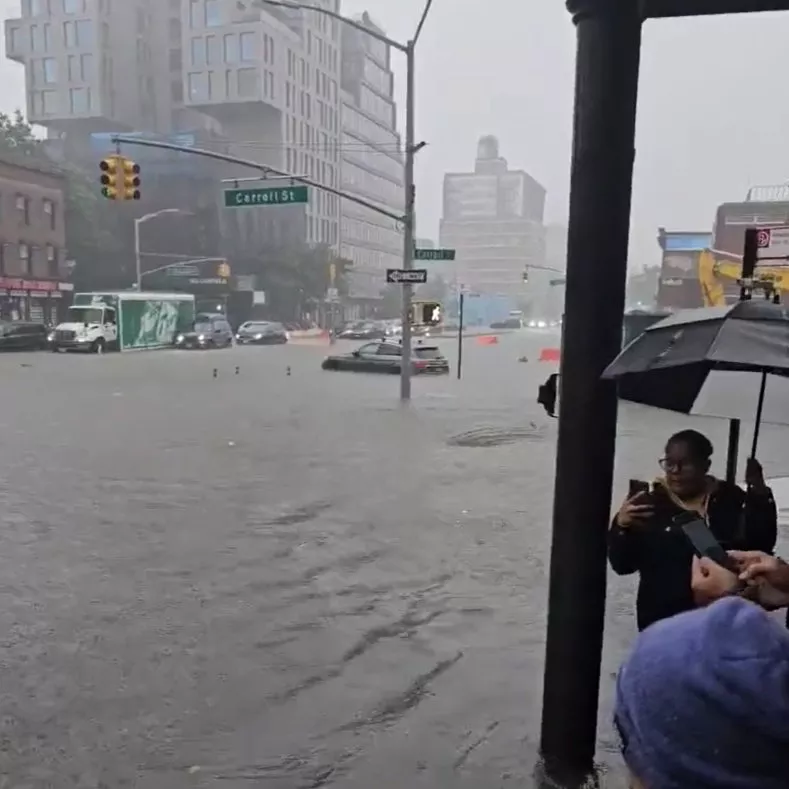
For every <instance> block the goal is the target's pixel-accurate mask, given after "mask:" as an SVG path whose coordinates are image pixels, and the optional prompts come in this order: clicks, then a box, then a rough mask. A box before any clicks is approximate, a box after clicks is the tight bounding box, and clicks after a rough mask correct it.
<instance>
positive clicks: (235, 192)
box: [225, 186, 310, 208]
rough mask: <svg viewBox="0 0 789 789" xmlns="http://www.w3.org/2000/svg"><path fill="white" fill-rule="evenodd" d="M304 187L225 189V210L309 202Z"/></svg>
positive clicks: (307, 193) (306, 190)
mask: <svg viewBox="0 0 789 789" xmlns="http://www.w3.org/2000/svg"><path fill="white" fill-rule="evenodd" d="M309 197H310V195H309V189H308V188H307V187H306V186H276V187H269V188H266V189H225V208H247V207H250V206H261V205H294V204H299V203H308V202H309Z"/></svg>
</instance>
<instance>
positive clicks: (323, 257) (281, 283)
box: [250, 244, 351, 320]
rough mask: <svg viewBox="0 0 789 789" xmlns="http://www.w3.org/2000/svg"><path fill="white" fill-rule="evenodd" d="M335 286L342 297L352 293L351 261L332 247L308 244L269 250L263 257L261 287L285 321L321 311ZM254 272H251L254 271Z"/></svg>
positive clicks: (260, 265) (267, 299)
mask: <svg viewBox="0 0 789 789" xmlns="http://www.w3.org/2000/svg"><path fill="white" fill-rule="evenodd" d="M332 265H333V266H334V272H335V276H334V285H333V287H335V288H337V291H338V294H339V296H340V298H341V299H342V298H343V297H345V296H347V295H348V271H349V269H350V267H351V263H350V261H348V260H345V259H343V258H338V257H336V256H335V255H334V253H333V252H332V250H331V248H330V247H328V246H323V245H318V246H315V247H310V246H308V245H306V244H303V245H299V246H297V247H293V246H289V247H282V248H274V249H268V250H266V251H265V252H264V253H263V255H262V259H260V260H259V263H258V266H257V267H256V268H257V271H256V272H255V273H256V274H257V276H258V286H259V287H260V288H262V289H263V290H265V291H266V301H267V303H268V304H269V305H271V309H272V312H273V313H274V314H276V316H277V317H279V318H280V319H281V320H293V319H296V318H298V317H300V316H301V314H303V313H305V312H312V313H315V312H317V309H318V305H320V304H324V303H325V300H326V296H327V291H328V290H329V288H330V287H332V281H331V269H332ZM250 273H251V272H250Z"/></svg>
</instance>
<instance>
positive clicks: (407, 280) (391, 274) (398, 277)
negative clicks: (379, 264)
mask: <svg viewBox="0 0 789 789" xmlns="http://www.w3.org/2000/svg"><path fill="white" fill-rule="evenodd" d="M386 281H387V282H394V283H395V284H398V285H406V284H407V285H422V284H424V283H425V282H427V269H426V268H414V269H411V270H410V271H406V269H404V268H388V269H386Z"/></svg>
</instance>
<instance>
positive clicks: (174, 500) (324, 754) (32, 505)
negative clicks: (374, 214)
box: [0, 332, 789, 789]
mask: <svg viewBox="0 0 789 789" xmlns="http://www.w3.org/2000/svg"><path fill="white" fill-rule="evenodd" d="M445 344H446V346H447V350H449V351H451V350H452V349H453V343H451V342H446V343H445ZM543 344H547V345H552V344H555V338H552V337H550V336H549V335H545V336H540V335H538V334H536V333H528V332H523V333H519V334H517V335H510V336H507V337H503V338H502V341H501V342H500V344H499V345H497V346H487V347H486V346H478V345H476V344H475V343H474V342H469V343H468V345H467V347H466V351H465V359H464V367H465V374H464V379H463V380H462V381H461V382H458V381H456V380H455V379H454V375H453V376H452V377H450V378H448V379H446V378H445V379H417V380H416V381H415V382H414V403H413V405H412V406H411V407H410V408H408V409H402V408H400V407H399V404H398V402H397V396H398V381H397V379H396V378H395V377H389V376H380V377H371V376H359V375H351V374H342V373H323V372H321V371H320V369H319V363H320V359H321V358H322V356H323V354H324V352H325V350H324V349H321V348H315V347H283V348H241V349H234V350H231V351H217V352H209V353H177V352H169V351H167V352H158V353H148V354H129V355H107V356H105V357H103V358H101V357H76V356H68V357H67V356H54V355H50V354H10V355H4V356H0V381H1V382H2V383H1V385H0V405H1V406H2V407H0V435H2V437H3V441H2V449H3V451H2V455H0V505H1V508H0V520H1V521H2V531H0V661H2V662H1V663H0V665H1V666H2V678H3V683H2V702H1V703H2V710H1V711H0V774H2V776H3V779H4V781H0V786H6V785H7V786H13V787H15V789H28V788H29V789H44V788H45V787H57V788H58V789H72V787H73V789H82V788H83V787H84V788H85V789H89V788H98V787H106V788H107V789H121V787H134V788H135V789H187V788H188V789H193V788H194V789H202V788H203V787H222V788H223V789H241V788H242V787H243V789H249V787H253V786H254V787H257V786H260V787H266V789H316V788H317V787H332V788H333V789H369V787H370V786H376V787H377V789H402V787H404V786H408V787H409V788H410V789H416V788H418V787H430V788H431V789H450V787H451V788H452V789H459V788H462V787H475V789H479V787H486V789H495V788H496V787H502V788H504V787H516V786H518V787H524V786H525V787H528V786H531V785H532V779H531V775H532V770H533V766H534V762H535V747H536V743H537V741H538V737H539V717H540V715H539V713H540V691H541V681H542V660H543V643H544V634H545V620H546V596H547V593H546V574H547V563H548V554H549V547H550V510H551V496H552V492H551V486H552V476H553V473H552V472H553V452H554V442H555V429H556V424H555V421H554V420H551V419H548V418H547V417H546V416H545V415H544V414H542V413H540V409H539V407H538V406H537V405H536V403H535V397H536V387H537V384H538V383H539V382H541V381H542V380H543V379H544V377H545V376H546V375H547V373H548V372H549V371H550V370H549V368H548V367H546V366H545V365H542V364H539V363H537V362H531V363H521V362H518V358H519V357H521V356H523V355H524V354H527V355H528V356H529V357H531V358H536V356H537V350H538V349H539V347H540V346H541V345H543ZM215 368H216V371H217V376H216V378H214V376H213V370H214V369H215ZM236 368H238V372H236ZM288 368H290V374H288ZM620 414H621V416H620V440H619V453H618V467H617V485H618V493H620V494H621V493H623V492H624V489H625V486H626V481H627V479H628V478H629V477H632V476H651V475H652V474H653V473H654V471H655V459H656V458H657V457H658V456H659V455H660V450H661V447H662V442H663V440H664V439H665V437H666V436H667V435H668V434H669V433H670V432H672V431H673V430H676V429H679V428H681V427H683V426H687V425H688V424H691V420H687V419H682V418H679V417H676V416H673V415H668V414H662V413H660V412H655V411H647V410H645V409H639V408H635V407H629V408H623V409H622V411H621V412H620ZM692 424H694V425H696V426H700V427H701V428H702V429H704V430H705V431H706V432H708V434H709V435H710V436H711V438H713V440H714V442H715V444H716V446H717V447H718V448H719V453H718V454H719V455H720V458H719V466H722V463H723V454H724V447H725V431H726V426H725V424H724V423H721V422H717V421H713V420H694V421H693V422H692ZM782 444H783V447H784V449H783V455H782V446H781V445H782ZM785 447H786V433H785V432H784V431H783V430H775V429H772V430H768V431H767V432H766V433H765V435H764V440H763V449H762V452H761V456H762V459H763V461H764V462H765V465H766V468H767V471H768V473H770V474H774V475H779V474H789V452H787V451H786V449H785ZM718 470H720V469H718ZM633 586H634V583H633V579H616V578H612V581H611V586H610V596H609V615H608V624H607V627H608V630H607V639H606V655H605V672H604V688H603V703H602V709H601V734H600V756H601V760H602V761H603V763H605V764H608V765H609V766H610V767H612V768H613V769H612V770H611V772H610V773H609V774H608V776H607V781H608V783H607V784H606V785H609V786H612V787H614V786H616V787H618V786H620V784H619V782H618V779H617V778H616V773H617V772H618V765H619V760H618V757H617V756H616V747H615V743H614V738H613V736H612V735H611V731H610V727H609V725H608V718H609V715H610V703H609V700H610V695H611V679H612V673H613V672H614V671H615V670H616V666H617V663H618V661H619V659H620V658H621V656H622V654H623V653H624V650H625V649H626V647H627V645H628V643H629V642H630V640H631V638H632V636H633V632H634V626H633V620H632V616H631V611H632V605H633V597H632V590H633Z"/></svg>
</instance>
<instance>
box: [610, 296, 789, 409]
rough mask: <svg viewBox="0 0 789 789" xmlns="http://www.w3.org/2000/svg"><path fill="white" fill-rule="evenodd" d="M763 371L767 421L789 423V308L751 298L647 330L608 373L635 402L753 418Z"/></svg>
mask: <svg viewBox="0 0 789 789" xmlns="http://www.w3.org/2000/svg"><path fill="white" fill-rule="evenodd" d="M762 374H767V375H768V383H767V387H766V390H765V401H764V402H765V405H764V412H763V414H762V420H763V421H765V422H771V423H778V424H789V309H787V307H785V306H784V305H781V304H772V303H770V302H768V301H762V300H751V301H742V302H737V303H736V304H732V305H729V306H726V307H707V308H702V309H695V310H683V311H681V312H678V313H676V314H674V315H672V316H670V317H668V318H665V319H664V320H662V321H660V322H658V323H655V324H653V325H652V326H650V327H648V328H647V329H646V331H644V333H643V334H641V335H640V336H639V337H637V338H636V339H635V340H633V342H631V343H630V344H629V345H628V346H627V347H626V348H625V349H624V350H623V351H622V352H621V353H620V354H619V356H617V358H616V359H614V361H613V362H612V363H611V364H610V365H609V366H608V368H607V369H606V370H605V372H604V373H603V378H605V379H609V380H615V381H616V382H617V386H618V394H619V397H620V398H622V399H623V400H630V401H632V402H635V403H642V404H644V405H651V406H655V407H656V408H664V409H667V410H670V411H678V412H680V413H683V414H703V415H706V416H719V417H726V418H729V419H746V420H753V419H754V417H755V413H756V407H757V402H758V397H759V388H760V385H761V379H762Z"/></svg>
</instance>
